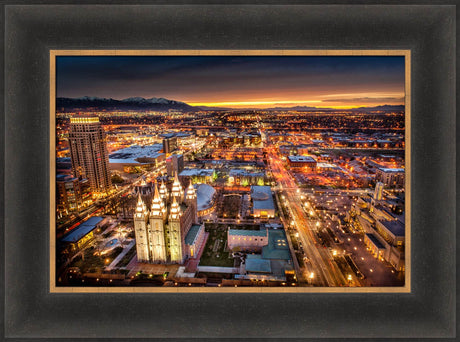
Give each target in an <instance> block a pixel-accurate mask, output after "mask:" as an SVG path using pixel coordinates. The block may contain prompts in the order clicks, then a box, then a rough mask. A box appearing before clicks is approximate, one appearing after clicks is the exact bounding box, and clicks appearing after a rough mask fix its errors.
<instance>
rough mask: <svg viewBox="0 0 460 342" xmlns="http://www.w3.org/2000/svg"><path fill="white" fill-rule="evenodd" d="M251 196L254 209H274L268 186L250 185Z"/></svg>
mask: <svg viewBox="0 0 460 342" xmlns="http://www.w3.org/2000/svg"><path fill="white" fill-rule="evenodd" d="M251 198H252V201H253V204H254V209H261V210H263V209H269V210H274V209H275V203H274V202H273V196H272V191H271V188H270V187H269V186H259V185H252V186H251Z"/></svg>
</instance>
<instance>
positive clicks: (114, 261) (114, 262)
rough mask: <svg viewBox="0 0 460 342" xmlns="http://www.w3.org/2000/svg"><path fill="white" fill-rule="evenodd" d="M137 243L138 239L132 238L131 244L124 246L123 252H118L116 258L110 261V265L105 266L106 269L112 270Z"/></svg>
mask: <svg viewBox="0 0 460 342" xmlns="http://www.w3.org/2000/svg"><path fill="white" fill-rule="evenodd" d="M135 244H136V240H134V239H133V240H131V242H130V243H129V245H127V246H126V247H125V248H123V252H121V253H120V254H118V256H117V257H116V258H115V259H113V261H112V262H111V263H110V265H109V266H107V267H106V268H105V270H106V271H111V270H112V269H113V268H114V267H115V266H116V265H117V264H118V263H119V262H120V260H121V259H123V257H124V256H125V255H126V254H127V253H128V252H129V251H130V249H131V248H132V247H133V246H134V245H135Z"/></svg>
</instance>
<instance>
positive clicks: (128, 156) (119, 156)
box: [109, 144, 164, 164]
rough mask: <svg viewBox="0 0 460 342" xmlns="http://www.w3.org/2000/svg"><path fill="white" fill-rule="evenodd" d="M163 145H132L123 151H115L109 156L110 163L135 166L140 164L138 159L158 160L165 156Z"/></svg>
mask: <svg viewBox="0 0 460 342" xmlns="http://www.w3.org/2000/svg"><path fill="white" fill-rule="evenodd" d="M162 148H163V145H162V144H153V145H147V146H139V145H131V146H129V147H126V148H122V149H121V150H118V151H115V152H113V153H111V154H110V155H109V162H110V163H123V164H135V163H139V162H138V161H137V160H136V159H138V158H158V157H159V156H161V155H163V154H164V153H161V152H159V151H161V149H162Z"/></svg>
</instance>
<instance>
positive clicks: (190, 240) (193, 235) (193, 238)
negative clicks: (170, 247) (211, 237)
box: [185, 224, 202, 246]
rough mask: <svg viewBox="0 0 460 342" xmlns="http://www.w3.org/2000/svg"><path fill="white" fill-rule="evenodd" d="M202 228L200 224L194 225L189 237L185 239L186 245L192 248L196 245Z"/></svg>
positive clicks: (188, 234)
mask: <svg viewBox="0 0 460 342" xmlns="http://www.w3.org/2000/svg"><path fill="white" fill-rule="evenodd" d="M201 227H202V226H201V225H199V224H194V225H192V226H191V227H190V230H189V231H188V233H187V236H186V237H185V244H187V245H189V246H191V245H193V244H194V243H195V241H196V238H197V237H198V233H199V231H200V228H201Z"/></svg>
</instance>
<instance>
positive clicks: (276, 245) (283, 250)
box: [262, 229, 291, 260]
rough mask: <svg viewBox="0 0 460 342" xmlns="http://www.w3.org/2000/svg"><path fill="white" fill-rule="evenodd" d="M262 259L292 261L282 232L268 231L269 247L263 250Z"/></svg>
mask: <svg viewBox="0 0 460 342" xmlns="http://www.w3.org/2000/svg"><path fill="white" fill-rule="evenodd" d="M262 258H264V259H283V260H290V259H291V254H290V253H289V246H288V243H287V239H286V235H285V233H284V231H282V230H273V229H269V230H268V245H267V246H264V247H263V248H262Z"/></svg>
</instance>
